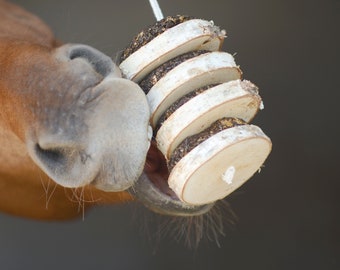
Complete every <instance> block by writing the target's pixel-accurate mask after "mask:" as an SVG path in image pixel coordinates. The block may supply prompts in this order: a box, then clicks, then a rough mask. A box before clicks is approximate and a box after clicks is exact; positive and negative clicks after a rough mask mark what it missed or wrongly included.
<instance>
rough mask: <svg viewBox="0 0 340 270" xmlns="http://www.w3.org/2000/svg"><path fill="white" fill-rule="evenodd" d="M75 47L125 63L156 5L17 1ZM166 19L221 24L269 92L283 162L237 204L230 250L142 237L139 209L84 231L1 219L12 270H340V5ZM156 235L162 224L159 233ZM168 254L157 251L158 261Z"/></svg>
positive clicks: (291, 4) (307, 1)
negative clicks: (125, 52) (120, 56)
mask: <svg viewBox="0 0 340 270" xmlns="http://www.w3.org/2000/svg"><path fill="white" fill-rule="evenodd" d="M13 2H15V3H18V4H20V5H22V6H24V7H25V8H26V9H28V10H30V11H31V12H33V13H35V14H37V15H38V16H40V17H41V18H43V20H45V21H46V22H47V23H48V24H49V25H50V26H51V28H52V29H53V31H54V32H55V34H56V36H57V37H58V38H59V39H60V40H62V41H65V42H74V43H86V44H89V45H92V46H94V47H96V48H97V49H99V50H101V51H103V52H105V53H107V54H108V55H110V56H111V57H113V58H115V57H116V55H117V52H119V51H120V50H122V49H123V48H124V47H125V46H126V45H127V44H128V43H129V42H130V40H131V38H132V37H133V36H134V35H135V34H136V33H137V32H138V31H139V30H141V29H142V28H144V27H145V26H147V25H149V24H152V23H153V22H154V18H153V15H152V12H151V9H150V8H149V5H148V2H147V0H138V1H132V0H124V1H114V0H97V1H89V0H67V1H66V0H58V1H51V0H15V1H13ZM159 2H160V4H161V6H162V9H163V12H164V13H165V14H166V15H174V14H189V15H192V16H196V17H201V18H205V19H209V20H210V19H212V20H214V22H215V24H216V25H220V26H222V27H223V28H225V29H226V30H227V33H228V38H227V39H226V41H225V43H224V50H226V51H228V52H230V53H232V54H234V53H236V56H235V57H236V61H237V63H238V64H239V65H240V66H241V69H242V70H243V72H244V78H246V79H249V80H251V81H253V82H254V83H256V84H257V85H258V86H259V87H260V91H261V92H260V93H261V95H262V97H263V99H264V104H265V110H264V111H261V112H260V113H259V114H258V116H257V117H256V119H255V121H254V123H255V124H257V125H259V126H260V127H261V128H262V129H263V130H264V131H265V132H266V133H267V134H268V135H269V136H270V137H271V139H272V141H273V152H272V154H271V155H270V157H269V159H268V160H267V162H266V164H265V165H266V166H265V168H264V169H263V170H262V172H261V173H260V174H256V175H255V176H254V177H253V178H252V179H251V180H250V181H249V182H247V183H246V184H245V185H244V186H243V187H242V188H241V189H239V190H238V191H237V192H236V193H235V194H233V195H231V196H230V197H229V199H228V200H229V202H230V203H231V205H232V207H233V209H234V211H235V213H236V214H237V216H238V217H239V221H238V223H237V225H236V226H235V227H234V228H233V229H232V230H226V232H227V233H226V237H224V238H221V239H220V245H221V247H217V246H216V244H214V243H211V242H202V243H201V245H200V247H199V248H198V249H197V250H195V251H190V250H188V249H186V248H185V247H184V245H183V244H182V243H176V241H174V240H172V239H171V238H165V239H164V240H163V241H161V242H160V243H159V244H156V243H155V242H152V241H151V242H150V241H147V240H146V237H145V235H143V233H142V231H143V230H144V229H145V228H144V227H147V226H150V227H149V228H153V226H152V224H151V225H150V224H149V225H144V223H145V220H147V218H146V217H148V214H147V213H146V212H145V211H144V210H142V209H141V208H140V207H137V206H135V205H126V206H111V207H96V208H94V209H92V210H91V211H90V212H88V213H87V214H86V216H85V219H84V220H81V219H80V220H73V221H69V222H62V223H58V222H38V221H32V220H24V219H21V218H17V217H11V216H7V215H5V214H0V269H82V270H86V269H163V270H166V269H171V270H173V269H186V270H189V269H195V270H199V269H262V270H263V269H289V270H293V269H299V270H301V269H340V239H339V199H338V193H339V191H340V190H339V186H340V185H339V182H340V176H339V171H340V170H339V168H340V144H339V138H340V136H339V135H340V132H339V131H340V129H339V122H338V121H339V120H338V118H337V116H339V113H340V108H339V107H340V106H339V103H340V87H339V86H340V85H339V60H340V59H339V45H340V44H339V26H340V1H339V0H318V1H314V0H297V1H290V0H286V1H281V0H243V1H241V0H209V1H204V0H190V1H183V0H160V1H159ZM150 223H152V221H150ZM155 250H156V251H155Z"/></svg>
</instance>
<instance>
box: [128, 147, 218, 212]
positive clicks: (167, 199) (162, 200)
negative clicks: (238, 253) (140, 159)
mask: <svg viewBox="0 0 340 270" xmlns="http://www.w3.org/2000/svg"><path fill="white" fill-rule="evenodd" d="M168 176H169V172H168V168H167V165H166V162H165V159H164V157H163V155H162V154H161V153H160V152H159V150H158V149H157V148H156V147H155V145H154V144H151V147H150V150H149V152H148V156H147V160H146V164H145V168H144V172H143V173H142V175H141V177H140V178H139V179H138V181H137V182H136V183H135V184H134V185H133V186H132V187H131V188H130V189H129V192H130V193H131V194H132V195H133V196H134V197H136V198H137V200H139V201H141V202H142V203H143V204H144V205H145V206H146V207H148V208H149V209H150V210H152V211H154V212H156V213H159V214H163V215H171V216H199V215H202V214H205V213H207V212H208V211H209V210H210V209H211V208H212V207H213V206H214V203H211V204H205V205H190V204H187V203H185V202H182V201H181V200H180V199H179V198H178V197H177V195H176V194H175V192H174V191H173V190H172V189H171V188H170V187H169V185H168V182H167V179H168Z"/></svg>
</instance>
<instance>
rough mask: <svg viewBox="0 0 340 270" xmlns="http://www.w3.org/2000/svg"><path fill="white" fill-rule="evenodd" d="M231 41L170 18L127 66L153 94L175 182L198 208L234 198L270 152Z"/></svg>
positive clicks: (160, 142)
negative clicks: (229, 49)
mask: <svg viewBox="0 0 340 270" xmlns="http://www.w3.org/2000/svg"><path fill="white" fill-rule="evenodd" d="M224 38H225V31H224V30H220V28H219V27H217V26H215V25H214V23H213V22H212V21H206V20H201V19H194V18H191V17H187V16H174V17H166V18H164V19H162V20H160V21H158V22H157V23H156V24H155V25H153V26H151V27H149V28H148V29H146V30H144V31H142V32H141V33H139V34H138V35H137V36H136V37H135V38H134V39H133V41H132V42H131V44H130V46H129V47H128V48H126V49H125V51H124V52H123V54H122V56H121V61H120V69H121V70H122V73H123V75H124V76H125V77H126V78H128V79H130V80H133V81H135V82H137V83H138V84H139V85H140V87H141V88H142V89H143V90H144V91H145V94H146V95H147V99H148V102H149V106H150V110H151V118H150V123H151V125H152V127H153V131H154V139H155V140H156V142H157V146H158V148H159V150H160V151H161V152H162V153H163V154H164V156H165V159H166V160H167V162H168V168H169V171H170V176H169V179H168V184H169V186H170V188H171V189H172V190H173V191H174V192H175V193H176V194H177V196H178V198H179V199H180V200H182V201H183V202H186V203H187V204H191V205H202V204H207V203H211V202H214V201H216V200H219V199H222V198H224V197H225V196H227V195H228V194H230V193H231V192H232V191H234V190H235V189H237V188H238V187H240V186H241V185H242V184H243V183H244V182H246V181H247V180H248V179H249V178H250V177H251V176H252V175H253V174H254V173H255V172H256V171H258V170H259V168H260V167H261V166H262V164H263V163H264V161H265V160H266V158H267V156H268V155H269V153H270V151H271V145H272V144H271V141H270V139H269V138H268V137H267V136H266V135H265V134H264V133H263V131H262V130H261V129H260V128H259V127H257V126H255V125H250V124H248V123H249V121H251V120H252V119H253V118H254V116H255V115H256V113H257V112H258V110H259V109H260V108H261V106H262V101H261V97H260V96H259V94H258V88H257V87H256V86H255V85H254V84H252V83H251V82H249V81H246V80H241V76H242V72H241V70H240V68H239V67H238V66H237V65H236V63H235V61H234V58H233V56H232V55H230V54H228V53H226V52H222V51H220V50H221V47H222V43H223V40H224Z"/></svg>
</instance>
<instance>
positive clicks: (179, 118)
mask: <svg viewBox="0 0 340 270" xmlns="http://www.w3.org/2000/svg"><path fill="white" fill-rule="evenodd" d="M260 104H261V98H260V96H259V95H258V92H257V87H256V86H255V85H254V84H252V83H251V82H249V81H240V80H235V81H231V82H227V83H223V84H220V85H217V86H215V87H212V88H210V89H208V90H206V91H204V92H203V93H201V94H199V95H197V96H195V97H194V98H192V99H190V100H189V101H188V102H186V103H185V104H183V105H182V106H181V107H179V108H178V109H177V110H176V111H175V112H174V113H173V114H171V116H170V117H169V118H168V119H167V120H165V121H164V123H163V124H162V126H161V127H160V129H159V130H158V132H157V136H156V141H157V146H158V148H159V150H161V152H162V153H163V154H164V155H165V156H166V158H167V159H169V158H170V156H171V154H172V152H173V151H174V149H175V148H176V147H177V146H178V145H179V144H180V143H181V142H182V141H183V140H184V139H185V138H186V137H189V136H191V135H194V134H197V133H200V132H201V131H203V130H204V129H206V128H207V127H209V126H210V125H211V124H212V123H213V122H214V121H216V120H217V119H219V118H223V117H236V118H240V119H242V120H244V121H246V122H249V121H250V120H252V119H253V118H254V116H255V115H256V113H257V111H258V110H259V107H260Z"/></svg>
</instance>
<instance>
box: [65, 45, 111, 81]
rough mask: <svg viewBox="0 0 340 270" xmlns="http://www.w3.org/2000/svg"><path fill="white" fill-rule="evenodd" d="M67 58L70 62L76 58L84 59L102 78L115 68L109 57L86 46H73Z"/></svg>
mask: <svg viewBox="0 0 340 270" xmlns="http://www.w3.org/2000/svg"><path fill="white" fill-rule="evenodd" d="M69 58H70V60H74V59H77V58H83V59H85V60H86V61H88V62H89V64H91V66H92V67H93V69H94V70H95V71H96V72H97V73H99V74H100V75H102V76H103V77H106V76H108V75H109V74H110V73H112V72H113V70H114V68H115V66H114V64H113V62H112V60H111V58H110V57H108V56H107V55H105V54H103V53H101V52H100V51H98V50H96V49H94V48H92V47H90V46H86V45H73V46H72V47H71V48H70V54H69Z"/></svg>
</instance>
